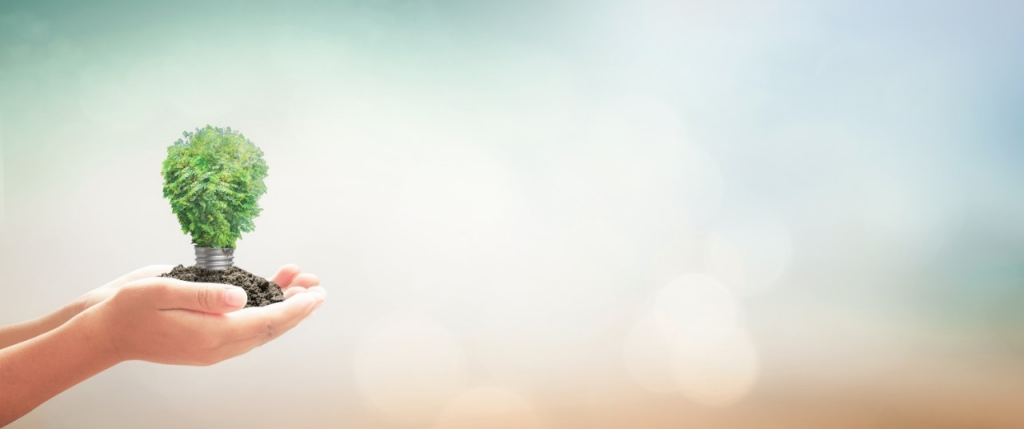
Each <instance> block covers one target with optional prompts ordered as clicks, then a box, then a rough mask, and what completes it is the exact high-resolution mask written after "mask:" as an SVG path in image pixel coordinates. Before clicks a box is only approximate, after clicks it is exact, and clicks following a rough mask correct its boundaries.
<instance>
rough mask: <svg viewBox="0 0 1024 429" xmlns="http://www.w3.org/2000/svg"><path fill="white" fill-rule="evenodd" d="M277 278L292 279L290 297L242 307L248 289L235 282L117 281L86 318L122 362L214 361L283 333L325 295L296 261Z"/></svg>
mask: <svg viewBox="0 0 1024 429" xmlns="http://www.w3.org/2000/svg"><path fill="white" fill-rule="evenodd" d="M126 277H127V276H126ZM271 280H272V281H274V282H275V283H276V282H280V283H279V284H284V285H287V286H285V287H284V288H283V289H284V291H285V296H286V299H285V300H284V301H283V302H279V303H274V304H271V305H268V306H265V307H250V308H244V309H243V307H244V306H245V303H246V296H245V292H244V291H243V290H242V289H241V288H239V287H236V286H231V285H224V284H216V283H193V282H184V281H180V280H177V279H172V278H166V277H146V278H141V279H137V280H132V281H127V282H124V283H122V284H121V285H120V286H118V287H116V288H115V290H114V291H113V293H112V294H110V296H108V297H106V298H105V299H103V300H101V301H100V302H98V303H96V304H94V305H92V306H91V307H90V309H89V310H88V311H86V312H85V314H82V318H83V322H84V323H85V324H86V326H87V327H88V329H89V330H90V334H91V335H94V336H95V338H98V339H99V340H100V341H101V342H103V344H104V345H106V350H107V352H108V353H109V354H110V355H111V358H112V359H114V360H116V361H123V360H145V361H150V362H157V363H165V364H176V365H211V364H214V363H216V362H220V361H222V360H225V359H228V358H231V357H234V356H238V355H240V354H243V353H245V352H248V351H249V350H251V349H253V348H255V347H258V346H260V345H262V344H265V343H266V342H268V341H270V340H273V339H275V338H277V337H279V336H281V334H284V333H285V332H287V331H288V330H290V329H292V328H293V327H295V326H296V325H298V324H299V322H301V321H302V320H303V319H305V318H306V317H308V316H309V315H310V314H311V313H312V312H313V311H314V310H316V309H317V308H319V307H320V305H322V304H323V302H324V299H325V298H326V291H325V290H324V289H323V288H322V287H320V286H319V279H318V278H317V277H316V276H314V275H312V274H302V273H300V271H299V269H298V267H296V266H294V265H286V266H284V267H282V268H281V270H279V271H278V273H277V274H276V275H275V276H274V277H272V278H271Z"/></svg>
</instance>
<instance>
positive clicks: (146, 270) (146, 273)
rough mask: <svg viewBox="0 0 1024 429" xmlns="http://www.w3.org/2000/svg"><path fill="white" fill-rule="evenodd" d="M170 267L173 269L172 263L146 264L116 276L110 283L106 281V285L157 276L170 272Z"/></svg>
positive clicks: (122, 283) (121, 283)
mask: <svg viewBox="0 0 1024 429" xmlns="http://www.w3.org/2000/svg"><path fill="white" fill-rule="evenodd" d="M172 269H174V265H148V266H145V267H142V268H139V269H137V270H135V271H132V272H130V273H128V274H125V275H123V276H121V277H118V278H116V279H114V280H113V281H111V282H110V283H107V285H113V286H120V285H124V284H127V283H131V282H133V281H136V280H139V279H144V278H148V277H157V276H159V275H161V274H165V273H169V272H171V270H172Z"/></svg>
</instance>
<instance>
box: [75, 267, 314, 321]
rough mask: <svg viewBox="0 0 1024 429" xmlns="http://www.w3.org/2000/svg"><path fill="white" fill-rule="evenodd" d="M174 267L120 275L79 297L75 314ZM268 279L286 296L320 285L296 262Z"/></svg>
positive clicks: (154, 268) (140, 270)
mask: <svg viewBox="0 0 1024 429" xmlns="http://www.w3.org/2000/svg"><path fill="white" fill-rule="evenodd" d="M173 268H174V266H173V265H149V266H146V267H142V268H139V269H137V270H135V271H132V272H130V273H128V274H125V275H123V276H121V277H118V278H116V279H114V280H112V281H110V282H109V283H107V284H105V285H103V286H100V287H98V288H96V289H93V290H91V291H89V292H88V293H86V294H85V295H82V296H81V297H79V298H78V300H77V301H76V303H77V305H76V306H75V307H77V311H76V312H75V314H77V313H80V312H82V311H85V310H86V309H88V308H89V307H92V306H94V305H96V304H99V303H101V302H103V301H105V300H107V299H108V298H110V297H112V296H114V294H115V293H116V292H117V291H118V290H119V289H121V287H123V286H124V285H126V284H128V283H131V282H133V281H136V280H139V279H145V278H149V277H157V276H159V275H161V274H166V273H169V272H170V271H171V269H173ZM268 280H270V281H272V282H274V283H277V285H278V286H280V287H281V291H282V292H284V297H285V298H288V297H290V296H292V295H294V294H296V293H298V292H301V291H304V290H306V289H308V288H310V287H315V286H319V285H320V278H319V277H317V276H316V275H314V274H310V273H303V272H302V270H300V269H299V267H298V265H295V264H286V265H284V266H283V267H281V269H279V270H277V274H274V276H273V277H270V278H269V279H268Z"/></svg>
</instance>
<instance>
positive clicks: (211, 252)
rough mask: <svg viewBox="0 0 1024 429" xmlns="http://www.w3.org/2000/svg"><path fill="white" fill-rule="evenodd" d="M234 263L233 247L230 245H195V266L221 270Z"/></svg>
mask: <svg viewBox="0 0 1024 429" xmlns="http://www.w3.org/2000/svg"><path fill="white" fill-rule="evenodd" d="M234 264H235V249H232V248H230V247H224V248H217V247H196V266H197V267H199V268H205V269H207V270H214V271H223V270H226V269H228V268H231V267H232V266H233V265H234Z"/></svg>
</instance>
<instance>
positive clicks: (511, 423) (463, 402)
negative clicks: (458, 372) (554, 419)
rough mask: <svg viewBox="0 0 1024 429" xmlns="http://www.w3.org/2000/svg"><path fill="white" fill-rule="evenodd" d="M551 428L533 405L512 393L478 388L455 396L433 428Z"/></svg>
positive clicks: (491, 388)
mask: <svg viewBox="0 0 1024 429" xmlns="http://www.w3.org/2000/svg"><path fill="white" fill-rule="evenodd" d="M482 427H486V428H494V429H544V428H548V429H553V428H552V427H551V425H546V424H544V423H543V420H542V419H541V417H540V416H539V415H537V412H536V411H535V410H534V407H533V405H531V404H530V402H529V401H528V400H527V399H526V398H524V397H523V396H522V395H519V394H517V393H515V392H512V391H509V390H507V389H501V388H496V387H480V388H476V389H472V390H468V391H466V392H463V393H461V394H459V396H456V397H455V398H454V399H452V401H451V402H450V403H449V404H448V406H447V407H446V408H445V410H444V412H442V413H441V417H440V418H439V419H438V422H437V424H436V425H435V426H434V428H435V429H477V428H482Z"/></svg>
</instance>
